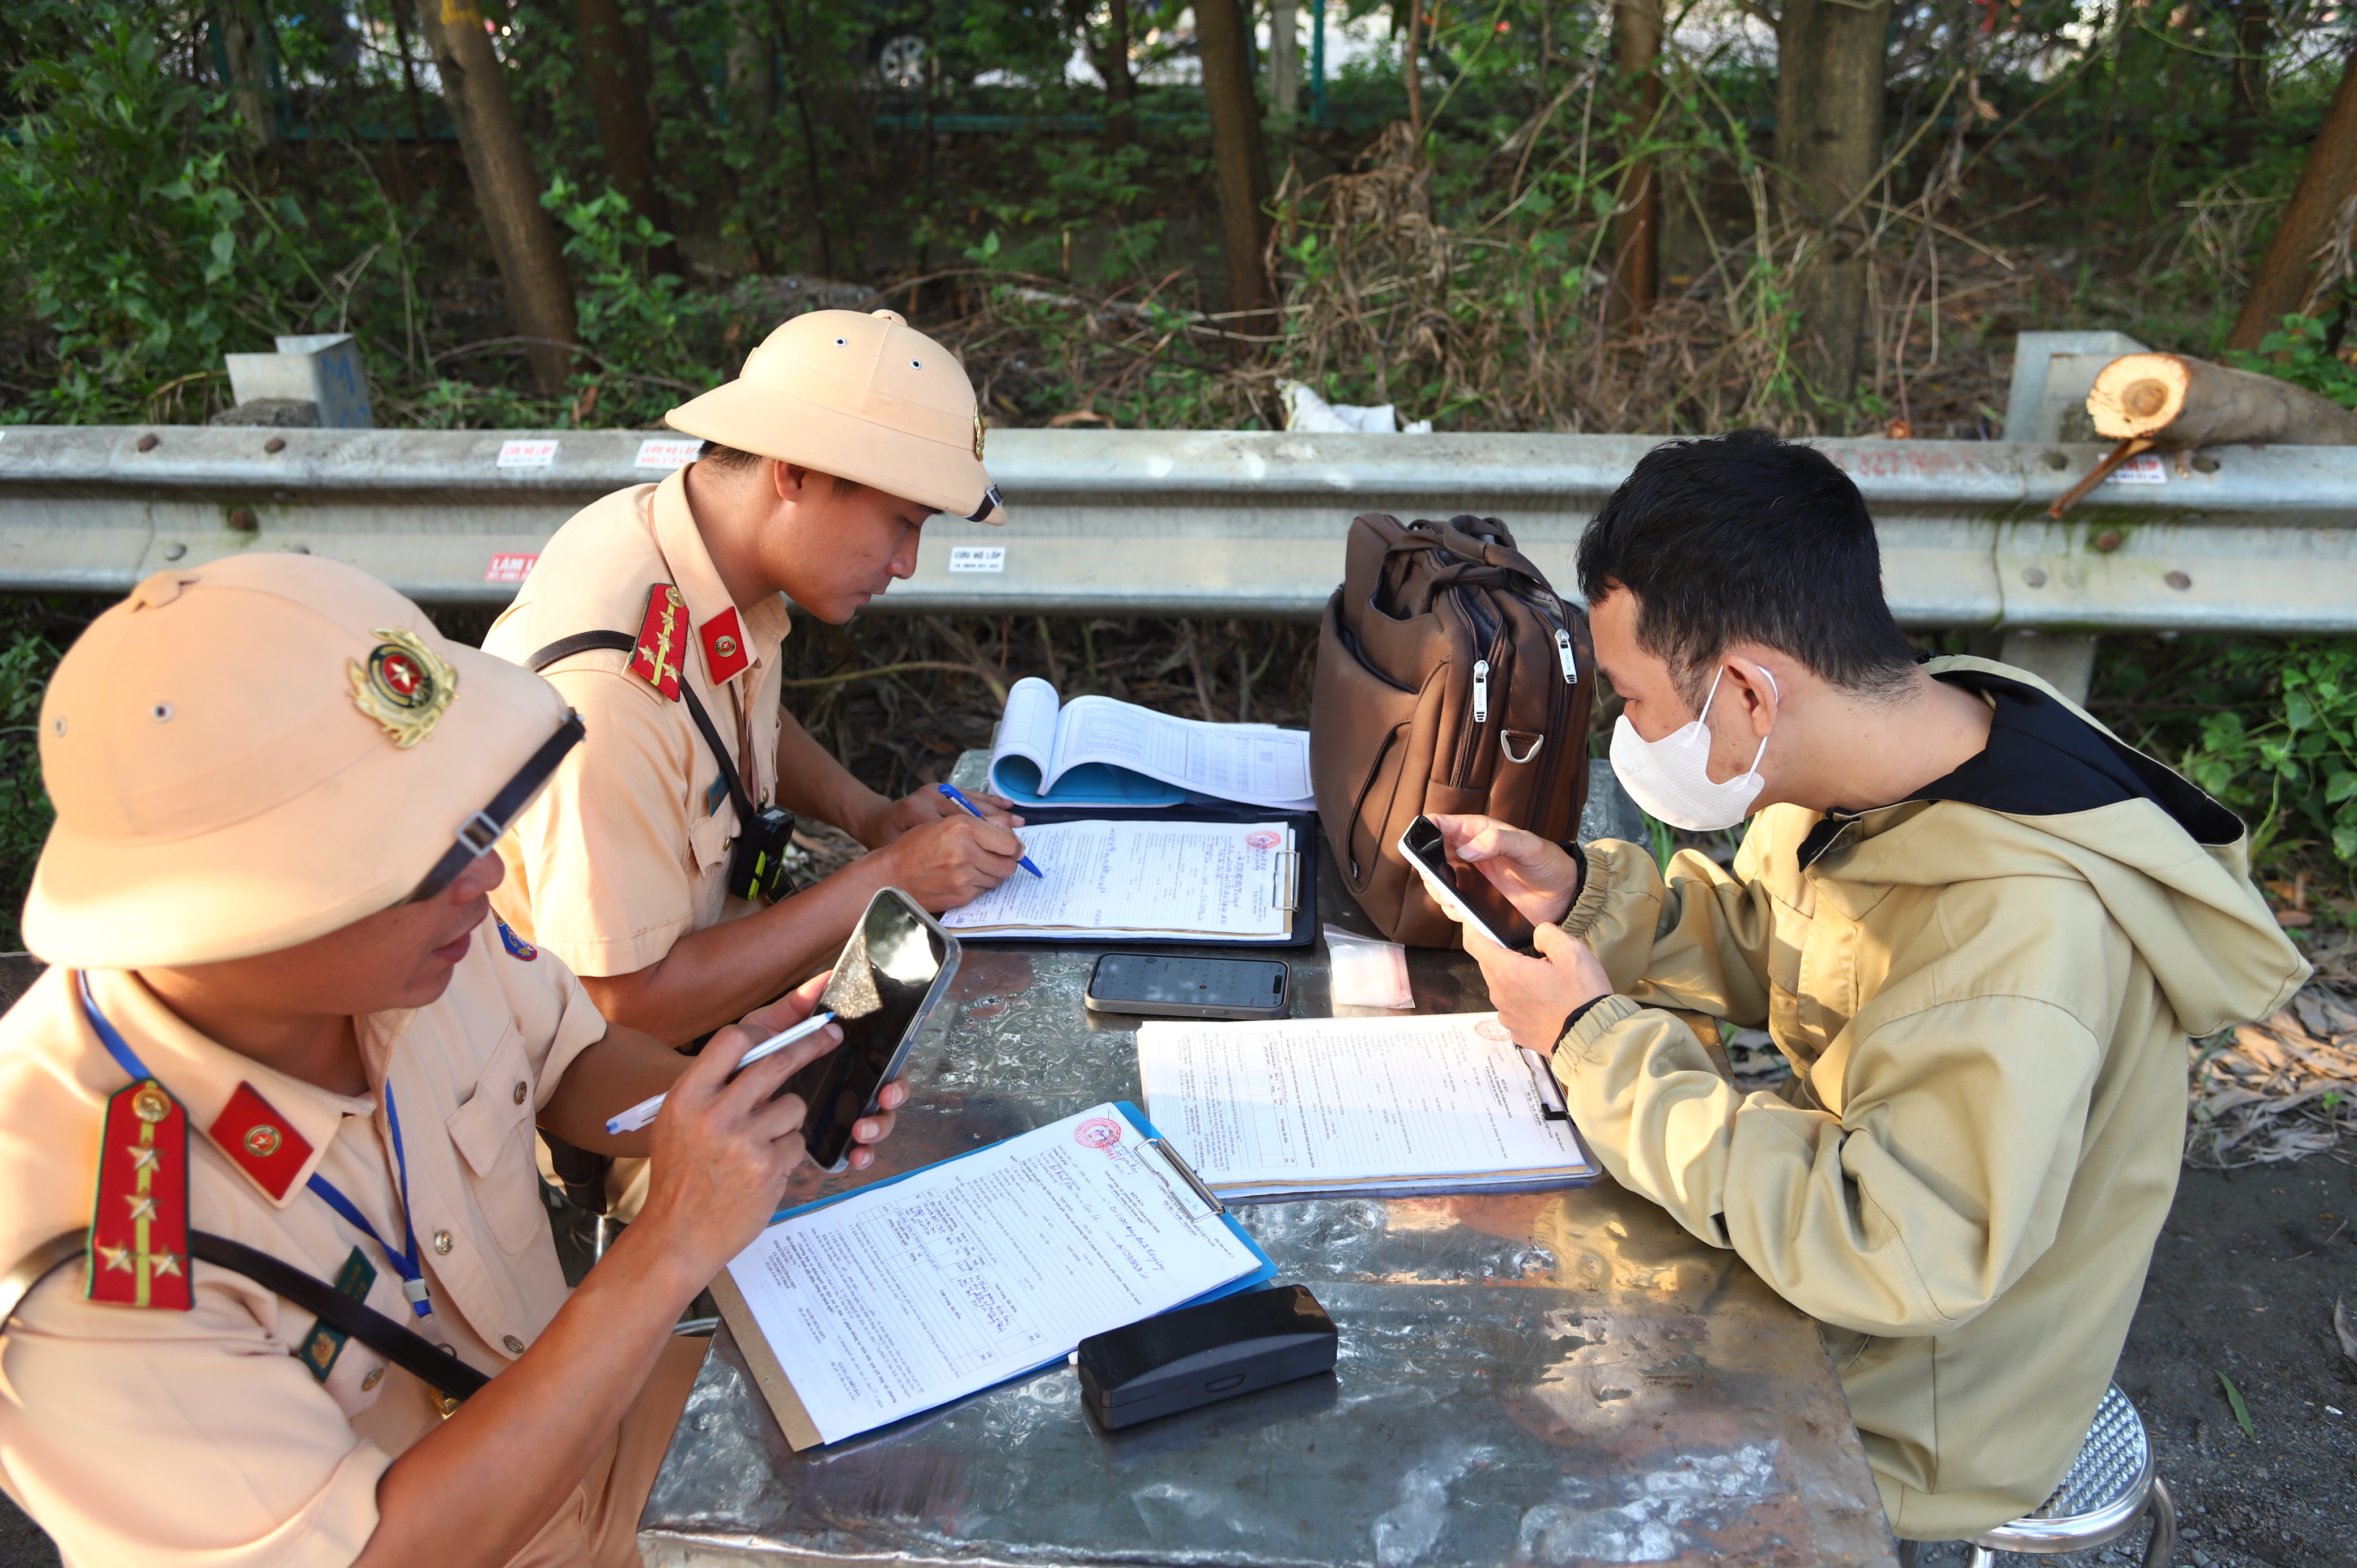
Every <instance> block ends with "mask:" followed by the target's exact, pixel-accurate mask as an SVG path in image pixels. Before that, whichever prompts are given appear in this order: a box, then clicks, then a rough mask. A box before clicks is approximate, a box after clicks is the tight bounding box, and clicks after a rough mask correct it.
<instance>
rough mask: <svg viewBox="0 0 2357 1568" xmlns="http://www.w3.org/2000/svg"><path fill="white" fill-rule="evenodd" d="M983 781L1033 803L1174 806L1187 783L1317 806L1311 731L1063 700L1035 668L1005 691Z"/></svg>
mask: <svg viewBox="0 0 2357 1568" xmlns="http://www.w3.org/2000/svg"><path fill="white" fill-rule="evenodd" d="M1108 770H1111V771H1108ZM1133 776H1134V777H1133ZM1149 780H1150V781H1153V783H1154V784H1158V785H1160V786H1163V787H1165V788H1164V789H1162V791H1161V792H1160V793H1158V794H1157V792H1156V791H1155V790H1154V789H1153V788H1152V787H1151V786H1150V785H1149V784H1148V783H1147V781H1149ZM990 781H991V788H993V789H996V790H998V791H999V792H1000V793H1002V794H1004V795H1006V797H1007V798H1008V799H1010V800H1017V801H1022V802H1026V803H1028V804H1034V805H1037V804H1040V803H1042V802H1043V801H1045V802H1049V803H1055V804H1067V803H1069V804H1072V805H1098V806H1105V805H1123V804H1130V803H1137V804H1153V803H1156V802H1157V801H1159V802H1164V803H1176V802H1177V801H1178V800H1181V799H1183V798H1184V796H1183V792H1184V791H1187V790H1192V791H1194V792H1195V793H1197V794H1200V795H1211V796H1216V797H1218V798H1219V799H1221V800H1239V801H1243V802H1244V803H1245V804H1248V805H1254V806H1268V807H1273V808H1275V809H1278V810H1283V811H1308V810H1309V809H1310V808H1311V807H1312V806H1313V805H1315V803H1316V802H1315V800H1314V799H1313V797H1312V792H1311V787H1310V782H1309V732H1308V730H1298V729H1280V728H1278V727H1277V726H1276V725H1249V724H1247V725H1222V724H1208V723H1205V722H1204V721H1202V720H1200V719H1182V718H1179V716H1177V715H1176V714H1162V713H1157V712H1155V711H1154V710H1153V709H1151V708H1142V707H1139V706H1138V705H1137V704H1136V703H1125V702H1121V701H1118V700H1116V699H1114V698H1112V697H1097V696H1088V697H1075V698H1073V699H1072V700H1071V702H1069V703H1067V702H1062V701H1060V699H1059V698H1058V696H1057V694H1056V688H1055V687H1053V686H1051V685H1049V683H1048V682H1045V681H1042V680H1041V679H1039V677H1038V676H1037V675H1027V676H1025V677H1024V678H1023V679H1022V680H1020V681H1017V682H1015V684H1014V686H1013V687H1012V688H1010V689H1009V690H1008V692H1007V693H1006V713H1005V714H1004V715H1003V716H1002V717H1001V718H1000V720H999V724H998V734H997V736H996V739H995V740H994V741H993V743H992V746H991V753H990Z"/></svg>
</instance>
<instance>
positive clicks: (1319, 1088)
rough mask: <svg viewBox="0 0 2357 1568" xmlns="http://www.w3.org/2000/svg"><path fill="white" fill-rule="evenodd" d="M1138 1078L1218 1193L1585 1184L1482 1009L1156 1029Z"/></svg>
mask: <svg viewBox="0 0 2357 1568" xmlns="http://www.w3.org/2000/svg"><path fill="white" fill-rule="evenodd" d="M1137 1069H1138V1077H1139V1079H1141V1080H1142V1081H1143V1083H1144V1086H1145V1090H1146V1114H1148V1115H1149V1116H1151V1117H1153V1118H1154V1124H1155V1125H1156V1126H1157V1127H1159V1128H1161V1129H1162V1132H1163V1135H1164V1136H1165V1137H1167V1138H1168V1139H1169V1140H1170V1143H1171V1144H1172V1146H1173V1147H1175V1148H1177V1149H1178V1151H1179V1154H1181V1155H1184V1156H1185V1157H1186V1159H1187V1163H1188V1164H1189V1165H1192V1166H1193V1167H1194V1169H1195V1174H1196V1175H1198V1176H1201V1177H1202V1178H1203V1182H1204V1185H1205V1186H1207V1187H1211V1190H1212V1191H1214V1192H1216V1193H1218V1194H1220V1195H1221V1196H1222V1197H1270V1196H1274V1195H1275V1194H1277V1193H1283V1192H1304V1191H1317V1190H1319V1189H1323V1188H1330V1187H1349V1188H1351V1189H1354V1190H1362V1189H1370V1188H1374V1189H1380V1188H1382V1187H1386V1186H1394V1187H1449V1188H1452V1189H1460V1190H1469V1189H1471V1188H1473V1187H1480V1186H1484V1185H1507V1184H1513V1185H1531V1184H1534V1183H1536V1182H1542V1181H1544V1180H1549V1179H1554V1178H1558V1177H1559V1178H1561V1179H1563V1180H1565V1181H1573V1180H1579V1179H1583V1178H1585V1177H1587V1176H1593V1175H1595V1174H1596V1167H1595V1166H1594V1165H1592V1164H1591V1163H1590V1162H1589V1160H1588V1158H1587V1154H1586V1152H1585V1150H1583V1149H1582V1147H1581V1146H1580V1143H1579V1139H1578V1135H1577V1133H1574V1132H1573V1131H1572V1126H1571V1123H1570V1122H1566V1121H1551V1120H1549V1119H1548V1118H1547V1117H1546V1115H1545V1112H1544V1106H1543V1102H1542V1101H1541V1099H1540V1092H1539V1086H1538V1084H1537V1081H1536V1080H1535V1079H1534V1077H1533V1073H1532V1067H1531V1065H1530V1059H1529V1058H1527V1057H1526V1056H1525V1055H1524V1053H1523V1052H1522V1051H1521V1050H1519V1049H1517V1048H1516V1047H1515V1046H1514V1043H1513V1041H1512V1038H1511V1037H1510V1036H1508V1035H1507V1033H1506V1031H1505V1028H1504V1027H1503V1026H1501V1025H1500V1024H1499V1022H1498V1015H1496V1014H1494V1013H1469V1014H1453V1015H1441V1016H1437V1017H1419V1018H1294V1019H1278V1020H1274V1021H1271V1022H1267V1023H1238V1024H1198V1023H1167V1022H1162V1021H1159V1020H1157V1021H1154V1022H1150V1023H1147V1024H1146V1025H1145V1026H1142V1027H1141V1028H1140V1029H1139V1030H1138V1032H1137Z"/></svg>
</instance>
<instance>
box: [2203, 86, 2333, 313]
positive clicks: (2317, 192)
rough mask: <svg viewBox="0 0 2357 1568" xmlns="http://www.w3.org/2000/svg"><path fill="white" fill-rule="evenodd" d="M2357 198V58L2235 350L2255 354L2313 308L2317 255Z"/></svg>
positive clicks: (2270, 251) (2311, 153)
mask: <svg viewBox="0 0 2357 1568" xmlns="http://www.w3.org/2000/svg"><path fill="white" fill-rule="evenodd" d="M2352 196H2357V55H2352V57H2351V59H2350V60H2349V62H2347V63H2344V64H2343V65H2342V67H2341V90H2340V91H2338V92H2335V93H2334V94H2333V95H2332V107H2330V109H2327V110H2326V111H2325V112H2324V124H2322V125H2321V126H2320V127H2319V128H2318V130H2317V133H2316V140H2315V141H2314V142H2313V143H2312V144H2310V145H2309V149H2308V162H2307V163H2306V164H2305V165H2303V166H2301V168H2300V171H2299V184H2298V187H2297V188H2294V189H2293V191H2292V193H2291V206H2290V207H2288V208H2287V209H2285V211H2284V215H2283V221H2282V222H2280V223H2279V224H2277V225H2276V237H2275V240H2274V242H2272V243H2271V244H2269V245H2268V246H2267V259H2266V261H2264V262H2262V263H2259V273H2258V276H2256V277H2255V278H2253V279H2252V280H2251V292H2250V294H2249V295H2248V296H2247V297H2246V298H2244V301H2243V313H2242V314H2241V315H2240V316H2238V317H2235V318H2234V330H2233V332H2232V333H2230V334H2228V336H2227V338H2226V347H2228V348H2229V349H2255V348H2257V347H2258V346H2259V339H2260V338H2264V337H2266V335H2267V334H2268V333H2269V332H2272V331H2274V330H2275V329H2276V326H2277V325H2278V324H2280V323H2281V321H2282V319H2283V318H2284V317H2287V316H2289V315H2291V314H2292V313H2293V312H2295V311H2298V310H2300V309H2301V308H2303V307H2304V306H2307V305H2308V304H2309V293H2310V291H2311V289H2312V288H2313V286H2314V285H2315V282H2316V253H2317V252H2318V251H2319V250H2322V249H2324V248H2325V247H2326V246H2328V245H2330V243H2331V242H2333V240H2334V239H2336V238H2337V237H2338V231H2339V230H2340V229H2341V226H2342V225H2343V224H2344V223H2346V222H2347V221H2348V219H2347V216H2346V215H2345V214H2344V213H2343V211H2342V209H2343V207H2344V206H2345V205H2346V204H2347V203H2348V201H2349V199H2350V198H2352Z"/></svg>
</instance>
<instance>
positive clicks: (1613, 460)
mask: <svg viewBox="0 0 2357 1568" xmlns="http://www.w3.org/2000/svg"><path fill="white" fill-rule="evenodd" d="M664 439H665V438H664V437H661V436H655V437H649V436H645V435H640V434H638V433H631V432H613V431H591V432H583V431H544V432H519V431H500V432H476V431H389V430H377V431H338V430H272V429H260V428H247V427H235V428H221V427H199V426H169V425H167V426H153V427H146V426H19V427H16V428H12V429H8V430H6V431H5V435H0V591H17V592H22V591H33V590H58V589H70V590H82V591H92V592H120V591H122V590H124V589H126V588H128V587H129V586H130V585H132V584H134V583H135V582H137V581H138V580H139V579H140V578H141V577H142V576H144V575H145V574H147V573H149V572H152V571H156V570H157V569H159V568H161V567H164V566H167V565H169V564H174V563H176V562H185V563H188V564H201V563H203V562H205V561H207V560H210V559H213V558H216V557H219V556H221V555H225V554H230V553H236V552H239V551H245V550H310V551H317V552H318V553H322V554H330V555H335V556H338V557H339V558H341V559H344V560H348V561H351V562H353V563H355V564H359V565H361V566H363V567H366V568H367V569H368V570H370V571H371V572H373V573H376V574H377V575H380V576H382V577H383V578H385V579H387V580H388V581H390V582H392V583H393V584H394V585H396V586H398V587H399V588H401V589H402V590H403V591H404V593H407V594H409V595H411V596H414V597H415V598H418V599H421V600H425V601H427V602H430V603H438V604H448V603H453V602H458V603H500V602H504V601H505V600H506V599H508V598H509V597H511V596H512V595H513V593H514V591H515V585H516V582H517V581H519V580H521V577H522V569H523V566H524V564H526V563H528V562H529V560H530V559H531V558H532V557H533V555H535V554H536V553H538V551H539V550H540V548H541V546H542V544H543V543H544V542H545V541H546V540H547V538H548V536H549V534H550V533H551V532H554V530H555V528H556V527H557V525H558V524H559V523H561V522H563V521H565V518H566V517H567V516H568V515H570V514H571V513H572V511H573V510H575V509H576V508H578V507H580V506H581V505H583V504H584V503H586V502H587V501H589V500H591V499H595V498H596V497H597V496H599V495H602V494H604V493H606V492H608V491H609V490H612V489H616V488H618V487H619V486H623V485H628V484H632V483H636V482H643V481H645V480H647V479H650V478H660V477H661V474H662V467H660V466H658V467H639V466H638V465H639V462H640V456H641V452H642V447H647V446H650V444H653V445H654V450H652V451H650V452H648V454H647V455H648V456H651V457H654V458H656V459H657V460H658V462H661V461H662V456H661V446H660V444H661V443H662V441H663V440H664ZM530 443H542V444H544V446H542V447H539V448H533V447H531V446H528V445H526V444H530ZM274 444H275V446H276V449H275V450H272V449H271V447H272V446H273V445H274ZM1652 445H1654V438H1653V437H1649V436H1632V435H1294V434H1283V433H1257V432H1243V433H1240V432H1197V431H1046V430H1008V431H999V432H996V433H994V434H993V435H991V437H990V445H989V462H990V467H991V471H992V473H993V475H994V476H996V478H997V480H998V482H999V487H1000V489H1001V490H1002V491H1003V492H1004V493H1005V494H1006V500H1007V507H1008V512H1009V515H1010V518H1011V520H1012V521H1010V523H1009V525H1008V526H1007V527H1006V528H1004V529H995V528H987V527H985V526H983V525H981V524H977V523H968V522H963V521H959V520H956V519H953V518H937V519H935V520H934V521H932V522H931V523H929V524H927V526H926V528H925V539H924V543H923V546H922V548H921V551H920V557H919V565H918V570H917V575H916V576H915V577H914V578H913V579H911V580H910V581H909V582H907V583H904V584H900V585H898V586H896V587H895V588H894V590H893V592H892V594H891V596H889V597H888V599H885V600H883V601H880V603H879V608H888V609H899V610H905V611H938V610H955V611H984V612H998V611H1023V612H1035V611H1036V612H1041V613H1052V614H1170V615H1209V614H1221V615H1237V614H1246V615H1269V616H1285V617H1308V616H1314V615H1315V614H1316V613H1317V612H1318V608H1319V607H1320V606H1321V605H1323V603H1324V602H1325V599H1326V596H1327V595H1328V594H1329V592H1330V591H1331V590H1332V587H1333V585H1334V584H1335V582H1336V581H1337V580H1338V579H1339V578H1340V575H1341V566H1342V561H1341V550H1342V538H1343V533H1344V530H1345V528H1346V526H1347V525H1348V523H1349V521H1350V520H1351V517H1352V516H1353V515H1354V514H1356V513H1358V512H1361V511H1369V510H1381V511H1392V512H1396V513H1398V514H1400V515H1402V516H1425V517H1445V516H1448V515H1450V514H1452V513H1456V512H1463V511H1470V512H1477V513H1482V514H1487V515H1495V516H1500V517H1502V518H1504V519H1506V520H1507V521H1508V522H1509V524H1510V525H1511V526H1512V529H1513V531H1514V533H1515V536H1516V538H1517V539H1518V540H1519V541H1520V542H1521V543H1522V544H1523V547H1524V549H1525V550H1526V551H1527V552H1528V553H1529V554H1530V555H1531V556H1532V558H1533V559H1534V560H1535V561H1536V562H1537V563H1538V564H1539V565H1540V566H1541V567H1542V568H1543V569H1544V570H1545V571H1547V572H1548V573H1550V574H1551V575H1554V576H1555V580H1556V581H1557V582H1558V583H1559V584H1563V585H1568V584H1569V582H1570V580H1571V576H1572V570H1571V567H1572V551H1573V548H1574V545H1575V542H1577V538H1578V534H1579V531H1580V529H1581V528H1582V526H1584V525H1585V523H1586V522H1587V519H1588V518H1589V517H1590V516H1592V515H1593V514H1594V512H1595V510H1596V509H1597V507H1598V506H1599V505H1600V504H1601V503H1602V502H1603V500H1604V499H1605V497H1607V496H1608V495H1609V494H1610V493H1611V491H1612V489H1613V488H1614V487H1615V486H1616V485H1618V484H1619V483H1620V480H1621V478H1623V477H1624V476H1625V475H1626V474H1627V473H1628V471H1629V469H1630V467H1631V465H1632V464H1634V463H1635V461H1636V460H1637V458H1638V457H1639V456H1641V454H1642V453H1644V452H1645V451H1646V450H1647V449H1648V448H1649V447H1651V446H1652ZM673 446H674V455H675V448H676V444H675V443H674V444H673ZM1820 446H1822V447H1823V449H1824V451H1825V452H1826V453H1827V454H1828V455H1829V456H1832V457H1833V459H1834V460H1835V462H1837V463H1839V464H1840V465H1841V466H1842V467H1843V468H1844V469H1846V471H1847V472H1849V473H1850V474H1851V475H1852V476H1853V477H1854V478H1856V479H1857V483H1858V486H1859V488H1860V489H1861V490H1862V491H1863V492H1864V494H1865V496H1866V499H1867V504H1868V506H1869V507H1870V508H1871V509H1872V510H1873V513H1874V517H1875V521H1876V526H1877V529H1878V532H1879V535H1880V538H1881V542H1882V550H1883V581H1884V587H1885V591H1886V593H1887V594H1888V596H1889V600H1890V603H1891V607H1892V608H1893V610H1894V611H1895V612H1896V613H1897V614H1898V616H1899V618H1900V621H1901V622H1903V623H1905V624H1907V625H1909V626H1911V627H1917V628H1948V627H1987V628H2007V629H2008V630H2015V631H2018V630H2022V629H2031V630H2035V629H2039V628H2045V629H2047V630H2049V631H2050V632H2057V631H2075V632H2091V631H2102V630H2106V629H2127V628H2139V629H2164V630H2166V629H2177V630H2187V631H2192V630H2216V631H2250V632H2268V633H2290V632H2352V631H2357V448H2344V447H2272V448H2264V449H2254V448H2246V447H2229V448H2222V449H2219V450H2217V451H2214V452H2212V453H2208V454H2204V455H2202V456H2201V457H2200V458H2199V459H2197V460H2196V461H2195V462H2194V463H2192V464H2191V465H2189V466H2186V467H2179V466H2177V465H2176V464H2174V463H2169V462H2166V461H2162V460H2155V461H2152V462H2149V463H2147V464H2145V465H2143V470H2142V472H2140V473H2136V474H2132V475H2129V476H2127V478H2126V480H2125V481H2122V480H2114V481H2110V482H2106V483H2105V484H2104V485H2102V486H2100V487H2098V489H2097V490H2096V491H2095V493H2094V494H2093V495H2091V496H2090V497H2089V498H2088V499H2086V500H2085V501H2083V502H2082V503H2081V504H2080V505H2079V507H2078V508H2077V509H2076V510H2073V511H2072V513H2071V514H2070V515H2069V516H2068V517H2067V518H2066V519H2064V520H2063V521H2061V522H2055V521H2050V520H2049V519H2048V518H2047V517H2046V516H2045V515H2044V514H2045V509H2046V507H2047V506H2048V504H2049V503H2050V502H2051V501H2052V500H2053V499H2055V498H2056V497H2057V496H2059V495H2061V492H2062V491H2063V490H2065V489H2068V488H2069V487H2070V486H2071V484H2072V482H2073V481H2074V480H2076V479H2077V478H2080V477H2082V476H2083V475H2084V474H2085V473H2086V472H2087V471H2088V469H2089V468H2090V467H2092V466H2093V463H2094V462H2095V460H2096V459H2097V458H2098V457H2099V456H2101V455H2102V453H2103V451H2104V448H2102V447H2100V446H2081V445H2065V444H2038V443H2011V442H1943V441H1866V440H1860V441H1825V442H1822V443H1820ZM503 451H504V452H505V453H506V455H507V456H506V458H505V459H504V461H506V462H508V463H509V464H513V463H514V462H515V461H516V460H517V458H518V456H519V455H520V453H521V455H522V456H524V457H525V458H527V459H537V460H539V461H540V462H541V463H542V465H543V466H537V467H515V466H505V467H503V466H501V465H502V462H503V458H502V452H503ZM976 546H979V547H982V548H980V549H978V550H977V549H974V548H973V547H976Z"/></svg>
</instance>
